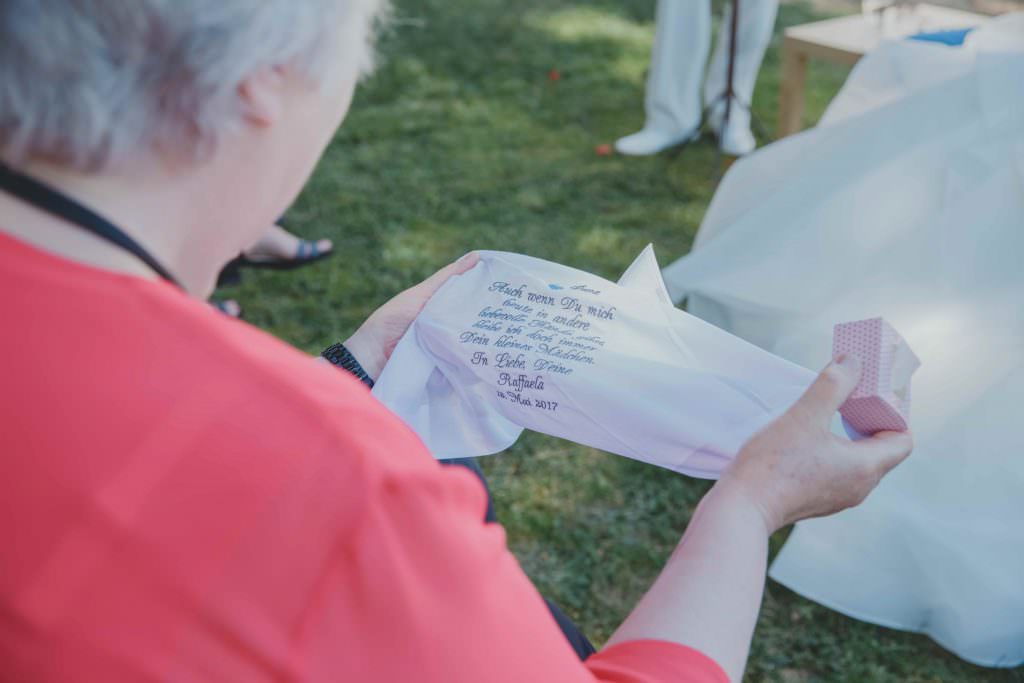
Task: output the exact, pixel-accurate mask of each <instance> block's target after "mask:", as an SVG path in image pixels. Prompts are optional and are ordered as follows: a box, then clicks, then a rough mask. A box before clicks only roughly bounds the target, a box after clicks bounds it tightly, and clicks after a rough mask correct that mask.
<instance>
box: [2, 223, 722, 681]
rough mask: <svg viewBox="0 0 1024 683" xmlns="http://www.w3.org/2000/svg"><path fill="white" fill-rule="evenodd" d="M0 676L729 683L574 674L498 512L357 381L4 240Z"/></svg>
mask: <svg viewBox="0 0 1024 683" xmlns="http://www.w3.org/2000/svg"><path fill="white" fill-rule="evenodd" d="M0 320H2V321H3V322H2V324H3V334H2V335H0V388H2V391H0V549H2V550H0V553H2V560H0V668H2V671H0V679H3V680H9V681H19V682H21V683H29V682H34V681H54V682H56V681H62V682H65V681H88V682H90V683H93V682H96V681H104V682H105V683H116V682H119V681H150V680H153V681H156V680H161V681H246V682H253V681H285V680H287V681H352V682H353V683H355V682H359V683H377V682H379V683H385V682H387V683H392V682H400V683H406V682H413V681H415V682H417V683H460V682H467V683H482V682H488V683H513V682H514V683H524V682H526V681H530V682H532V681H557V682H558V683H573V682H575V681H581V682H582V681H615V682H618V683H626V682H629V683H639V682H644V683H654V682H655V681H699V682H702V683H703V682H708V683H710V682H715V683H719V682H721V681H726V680H727V678H726V676H725V674H724V673H723V672H722V671H721V669H720V668H719V667H718V666H717V665H716V664H715V663H714V662H713V661H711V660H710V659H708V658H707V657H705V656H704V655H702V654H700V653H699V652H696V651H694V650H691V649H688V648H686V647H682V646H680V645H675V644H671V643H666V642H659V641H638V642H631V643H625V644H621V645H617V646H614V647H609V648H607V649H605V650H604V651H602V652H600V653H599V654H597V655H595V656H593V657H591V658H590V659H589V660H588V661H587V662H586V663H585V664H581V663H580V662H579V661H578V660H577V658H576V657H575V655H574V654H573V652H572V650H571V649H570V648H569V646H568V645H567V644H566V642H565V640H564V638H563V637H562V634H561V632H560V631H559V630H558V628H557V626H556V625H555V622H554V621H553V619H552V617H551V616H550V614H549V613H548V611H547V608H546V607H545V605H544V603H543V602H542V601H541V598H540V596H539V595H538V594H537V591H536V590H535V589H534V587H533V586H532V585H531V584H530V582H529V580H528V579H527V578H526V576H525V575H524V574H523V571H522V570H521V569H520V567H519V565H518V564H517V562H516V560H515V558H513V557H512V555H511V554H510V553H509V551H508V549H507V548H506V546H505V534H504V531H503V530H502V528H501V527H500V526H498V525H493V524H492V525H487V524H484V523H483V522H482V517H483V510H484V505H485V495H484V491H483V489H482V487H481V486H480V484H479V482H478V481H477V480H476V478H475V477H474V476H473V475H472V474H471V473H470V472H468V471H465V470H463V469H462V468H442V467H440V466H439V465H438V464H437V463H436V462H435V461H434V459H433V458H432V457H431V456H430V454H429V453H428V452H427V451H426V449H425V448H424V446H423V445H422V444H421V443H420V442H419V440H418V439H417V438H416V436H415V435H414V434H413V433H412V432H411V431H410V430H409V429H407V428H406V427H405V426H404V425H403V424H402V423H401V422H400V421H399V420H398V419H397V418H396V417H394V416H393V415H391V414H390V413H389V412H388V411H387V410H386V409H385V408H383V407H382V406H381V405H380V404H378V403H377V402H376V401H375V400H374V399H373V398H372V397H371V395H370V394H369V392H368V391H367V390H366V389H365V388H364V387H363V386H362V385H361V384H359V383H358V382H357V381H355V380H354V379H351V378H349V377H348V376H347V375H346V374H345V373H343V372H340V371H338V370H337V369H336V368H334V367H332V366H329V365H326V364H322V363H318V362H315V361H314V360H313V359H311V358H310V357H308V356H306V355H305V354H303V353H300V352H299V351H297V350H295V349H293V348H291V347H289V346H287V345H285V344H283V343H282V342H280V341H278V340H276V339H274V338H272V337H270V336H268V335H266V334H263V333H261V332H260V331H259V330H257V329H254V328H253V327H250V326H248V325H246V324H244V323H240V322H236V321H232V320H229V319H228V318H227V317H225V316H223V315H221V314H219V313H216V312H215V311H213V310H212V309H211V308H210V307H209V306H207V305H205V304H203V303H201V302H198V301H195V300H192V299H190V298H188V297H187V296H185V295H184V294H182V293H181V292H179V291H178V290H176V289H175V288H173V287H172V286H171V285H168V284H166V283H163V282H156V281H150V280H145V279H141V278H137V277H131V276H126V275H119V274H114V273H110V272H107V271H102V270H98V269H93V268H89V267H85V266H82V265H77V264H74V263H72V262H69V261H66V260H64V259H61V258H57V257H55V256H52V255H50V254H47V253H44V252H42V251H39V250H37V249H35V248H33V247H30V246H28V245H26V244H24V243H22V242H19V241H17V240H14V239H12V238H10V237H8V236H5V235H3V234H0Z"/></svg>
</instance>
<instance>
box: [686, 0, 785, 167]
mask: <svg viewBox="0 0 1024 683" xmlns="http://www.w3.org/2000/svg"><path fill="white" fill-rule="evenodd" d="M778 7H779V4H778V2H777V0H740V1H739V8H740V16H739V23H738V24H737V27H736V64H735V67H734V70H733V91H734V92H735V93H736V96H737V97H738V98H739V102H737V101H736V100H733V103H732V108H731V110H730V112H729V126H728V127H727V129H726V130H722V126H721V124H722V116H723V115H724V113H725V102H724V100H722V101H721V102H719V103H718V104H717V105H716V106H715V108H714V109H713V110H712V112H711V126H712V127H713V128H714V129H715V130H716V131H718V132H719V136H720V139H721V141H722V148H723V149H724V150H725V151H727V152H732V153H734V154H746V153H748V152H751V151H753V149H754V146H755V142H754V136H753V135H752V134H751V132H750V111H749V109H748V108H747V107H748V106H750V103H751V99H752V98H753V96H754V85H755V84H756V83H757V72H758V70H759V69H760V68H761V60H762V59H764V53H765V50H767V49H768V43H769V42H771V39H772V29H773V28H774V27H775V14H776V12H777V10H778ZM731 22H732V3H731V2H730V3H728V4H727V5H726V12H725V16H724V17H723V19H722V26H721V30H720V31H719V34H718V43H717V45H715V55H714V57H713V58H712V60H711V66H710V68H709V69H708V77H707V80H706V81H705V82H704V101H705V102H706V103H707V104H711V103H712V102H715V101H716V100H718V99H719V97H720V96H721V95H722V93H724V92H725V89H726V85H727V80H728V69H729V30H730V24H731Z"/></svg>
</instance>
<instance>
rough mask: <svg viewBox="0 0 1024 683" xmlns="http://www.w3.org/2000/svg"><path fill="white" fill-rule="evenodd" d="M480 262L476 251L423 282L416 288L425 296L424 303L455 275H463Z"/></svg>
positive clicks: (418, 292)
mask: <svg viewBox="0 0 1024 683" xmlns="http://www.w3.org/2000/svg"><path fill="white" fill-rule="evenodd" d="M479 261H480V254H478V253H477V252H475V251H471V252H469V253H468V254H466V255H465V256H463V257H462V258H460V259H459V260H458V261H455V262H454V263H449V264H448V265H447V266H445V267H444V268H442V269H441V270H439V271H437V272H436V273H434V274H433V275H431V276H430V277H428V278H427V279H426V280H424V281H423V282H421V283H419V284H418V285H416V286H415V287H414V289H415V290H417V294H420V295H422V296H423V298H424V301H425V300H426V299H429V298H430V297H432V296H433V295H434V292H436V291H437V290H438V289H440V288H441V285H443V284H444V283H445V282H447V281H448V279H449V278H450V277H452V276H454V275H462V274H463V273H465V272H466V271H468V270H470V269H471V268H472V267H473V266H475V265H476V264H477V263H479Z"/></svg>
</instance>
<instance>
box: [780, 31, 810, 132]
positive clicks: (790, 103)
mask: <svg viewBox="0 0 1024 683" xmlns="http://www.w3.org/2000/svg"><path fill="white" fill-rule="evenodd" d="M806 80H807V54H806V53H804V52H803V51H802V50H799V49H798V48H796V47H795V46H794V45H793V44H792V43H790V41H788V40H784V41H783V43H782V83H781V87H780V92H779V122H778V130H777V131H776V137H778V138H784V137H786V136H787V135H792V134H793V133H799V132H800V129H801V128H802V127H803V126H802V120H803V116H804V85H805V82H806Z"/></svg>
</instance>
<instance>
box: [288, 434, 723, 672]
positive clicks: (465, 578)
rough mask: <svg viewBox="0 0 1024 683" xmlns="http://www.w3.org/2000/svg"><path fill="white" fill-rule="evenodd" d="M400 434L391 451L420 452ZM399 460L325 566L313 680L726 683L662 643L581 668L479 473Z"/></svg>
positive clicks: (707, 665) (704, 661)
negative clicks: (494, 516)
mask: <svg viewBox="0 0 1024 683" xmlns="http://www.w3.org/2000/svg"><path fill="white" fill-rule="evenodd" d="M395 431H397V430H395ZM392 436H394V434H393V433H392ZM407 438H408V441H409V443H405V444H402V443H392V444H391V445H392V447H396V446H397V447H399V448H402V447H404V448H405V449H407V450H406V453H408V452H409V451H410V450H411V451H413V452H415V451H417V450H419V451H422V449H423V447H422V445H421V444H420V443H419V441H418V440H417V439H415V437H413V436H412V435H411V434H410V435H409V436H408V437H407ZM396 441H399V442H401V441H402V439H401V438H398V439H396ZM424 455H425V454H424ZM380 457H386V455H384V454H382V455H381V456H380ZM401 460H402V461H403V462H401V463H399V462H397V461H392V462H391V463H390V464H391V466H389V467H388V468H387V469H385V470H382V472H381V473H380V474H379V476H375V477H374V481H372V482H370V483H369V486H368V489H367V495H366V497H365V499H364V500H366V501H368V502H367V503H366V508H365V511H364V514H363V516H362V518H361V520H360V522H359V524H358V526H357V529H356V530H355V532H354V533H353V534H351V536H350V537H349V538H348V539H346V541H345V542H344V543H343V544H341V545H340V546H339V547H338V549H337V550H336V554H335V557H334V560H333V562H331V563H330V565H329V566H330V569H329V574H330V575H329V576H327V577H325V582H326V584H327V585H329V588H325V589H324V590H321V591H320V592H319V600H318V603H317V604H316V605H315V606H314V608H313V613H312V616H311V621H310V623H308V624H307V625H306V629H305V633H306V634H307V635H306V638H307V640H306V641H305V642H304V643H303V647H305V648H308V649H307V654H308V656H309V658H310V663H311V671H317V672H318V675H317V676H314V677H313V678H314V679H315V680H325V681H326V680H332V679H333V677H334V676H336V675H337V672H338V671H344V672H345V673H346V678H347V679H348V680H358V681H367V682H381V683H383V682H384V681H418V682H421V683H479V682H480V681H488V683H513V682H515V683H523V682H525V681H530V682H533V681H557V682H558V683H575V682H580V683H585V682H593V681H609V682H612V681H614V682H616V683H656V682H660V681H665V682H668V681H672V682H673V683H688V682H691V681H692V682H694V683H710V682H712V681H714V682H715V683H721V682H726V683H727V681H728V679H727V678H726V677H725V675H724V674H723V673H722V671H721V669H720V668H719V667H718V666H717V665H716V664H715V663H714V662H712V661H711V660H710V659H708V658H707V657H704V656H703V655H701V654H700V653H698V652H696V651H694V650H691V649H689V648H685V647H682V646H679V645H675V644H672V643H667V642H657V641H644V642H636V643H626V644H622V645H619V646H616V647H612V648H609V649H608V650H607V651H605V652H602V653H600V654H598V655H596V656H595V657H593V658H592V659H591V660H590V661H588V662H587V663H586V664H583V663H580V661H579V660H578V658H577V657H576V655H575V653H574V652H573V651H572V650H571V648H570V647H569V645H568V644H567V643H566V641H565V638H564V637H563V635H562V633H561V631H560V630H559V629H558V627H557V625H556V623H555V621H554V619H552V617H551V615H550V613H549V612H548V609H547V607H546V605H545V604H544V602H543V600H542V599H541V597H540V595H539V594H538V593H537V591H536V589H535V588H534V586H533V585H532V583H531V582H530V581H529V579H528V578H527V577H526V575H525V574H524V573H523V571H522V569H521V568H520V567H519V564H518V563H517V562H516V560H515V558H514V557H513V556H512V555H511V553H510V552H509V551H508V549H507V547H506V544H505V534H504V530H503V529H502V528H501V527H500V526H498V525H496V524H485V523H483V521H482V517H483V511H484V506H485V503H486V499H485V493H484V490H483V488H482V487H481V486H480V484H479V481H478V480H477V479H476V477H474V476H473V475H472V474H471V473H470V472H468V471H466V470H463V469H462V468H445V467H441V466H440V465H438V464H437V463H435V462H433V461H432V460H430V461H426V460H420V459H419V458H415V459H414V462H410V461H409V460H406V459H405V458H404V457H403V458H401ZM353 653H358V656H355V657H353Z"/></svg>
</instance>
